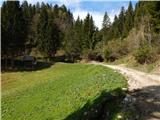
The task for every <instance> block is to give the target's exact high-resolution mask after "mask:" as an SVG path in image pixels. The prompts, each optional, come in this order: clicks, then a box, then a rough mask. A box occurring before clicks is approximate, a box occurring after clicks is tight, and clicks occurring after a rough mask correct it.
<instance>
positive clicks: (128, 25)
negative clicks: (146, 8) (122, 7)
mask: <svg viewBox="0 0 160 120" xmlns="http://www.w3.org/2000/svg"><path fill="white" fill-rule="evenodd" d="M133 25H134V11H133V7H132V2H131V1H130V2H129V6H128V9H127V11H126V19H125V32H124V33H125V35H124V36H127V35H128V33H129V31H130V30H131V29H132V28H133Z"/></svg>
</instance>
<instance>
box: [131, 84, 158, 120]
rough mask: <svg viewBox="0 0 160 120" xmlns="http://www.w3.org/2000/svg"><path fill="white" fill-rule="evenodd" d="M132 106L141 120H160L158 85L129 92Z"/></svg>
mask: <svg viewBox="0 0 160 120" xmlns="http://www.w3.org/2000/svg"><path fill="white" fill-rule="evenodd" d="M130 95H131V96H132V97H133V98H135V100H136V102H134V103H133V107H134V109H135V111H136V113H137V115H138V116H139V119H142V120H151V119H153V120H160V86H149V87H144V88H143V89H140V90H137V91H134V92H131V93H130Z"/></svg>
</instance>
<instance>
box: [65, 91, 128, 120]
mask: <svg viewBox="0 0 160 120" xmlns="http://www.w3.org/2000/svg"><path fill="white" fill-rule="evenodd" d="M124 97H125V93H124V92H123V91H122V90H121V88H117V89H115V90H113V91H109V92H106V91H102V93H101V95H100V96H99V97H97V98H96V99H95V100H93V101H92V102H91V101H87V103H86V104H85V105H84V106H83V107H82V108H80V109H79V110H77V111H75V112H73V113H72V114H70V115H69V116H68V117H66V118H65V119H64V120H105V119H106V118H107V120H111V119H112V118H113V117H114V116H115V115H116V114H117V113H118V112H119V111H120V109H121V103H122V100H123V98H124Z"/></svg>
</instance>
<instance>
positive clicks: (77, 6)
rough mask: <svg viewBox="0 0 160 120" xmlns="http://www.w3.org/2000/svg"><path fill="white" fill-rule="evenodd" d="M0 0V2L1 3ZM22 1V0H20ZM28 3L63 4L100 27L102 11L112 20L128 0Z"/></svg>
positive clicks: (57, 0)
mask: <svg viewBox="0 0 160 120" xmlns="http://www.w3.org/2000/svg"><path fill="white" fill-rule="evenodd" d="M2 1H4V0H1V3H0V4H2ZM20 1H23V0H20ZM27 1H28V2H29V3H32V4H34V3H36V2H37V1H39V2H42V1H43V2H45V3H50V4H53V5H54V4H58V5H59V6H60V5H62V4H65V5H66V6H67V8H68V9H70V10H71V12H72V13H73V16H74V18H75V19H76V18H77V17H78V16H80V18H81V19H84V18H85V16H86V15H87V13H90V14H91V15H92V16H93V20H94V22H95V25H96V26H97V27H98V28H101V25H102V20H103V16H104V12H105V11H107V13H108V15H109V17H110V19H111V21H113V19H114V16H115V15H118V14H119V12H120V9H121V7H122V6H124V7H125V9H127V7H128V3H129V0H124V1H118V0H27ZM136 3H137V0H134V1H132V4H133V7H134V6H135V4H136Z"/></svg>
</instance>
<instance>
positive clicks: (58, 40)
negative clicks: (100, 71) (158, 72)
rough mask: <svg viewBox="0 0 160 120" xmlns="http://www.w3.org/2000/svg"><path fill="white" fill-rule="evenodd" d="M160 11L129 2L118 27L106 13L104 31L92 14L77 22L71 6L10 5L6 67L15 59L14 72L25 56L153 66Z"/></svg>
mask: <svg viewBox="0 0 160 120" xmlns="http://www.w3.org/2000/svg"><path fill="white" fill-rule="evenodd" d="M159 6H160V2H159V1H156V2H152V1H149V2H145V1H138V2H137V3H136V6H135V8H133V6H132V2H129V5H128V8H127V9H125V8H124V7H123V6H122V8H121V11H120V13H119V15H115V17H114V21H113V22H112V23H111V21H110V18H109V16H108V13H107V11H106V12H105V13H104V19H103V23H102V29H98V28H97V27H96V26H95V24H94V21H93V17H92V15H91V14H89V13H88V14H87V16H86V18H85V19H84V20H82V19H80V17H78V18H77V19H76V20H75V19H74V18H73V14H72V13H71V11H70V10H69V9H67V8H66V6H65V5H62V6H58V5H57V4H55V5H52V4H48V3H43V2H42V3H39V2H37V3H36V4H29V3H28V2H27V1H24V2H23V3H21V4H20V2H19V1H5V2H3V4H2V7H1V33H2V34H1V35H2V40H1V44H2V47H1V48H2V49H1V56H2V59H3V60H4V61H5V62H4V65H6V67H7V60H8V59H11V61H12V62H11V63H12V64H11V66H12V67H14V60H16V59H17V58H18V57H20V56H24V55H32V56H35V57H36V58H38V59H45V60H47V61H54V60H55V58H56V57H57V56H61V57H62V58H63V60H64V61H70V62H77V61H80V60H82V59H85V60H98V61H110V62H113V61H115V60H117V59H120V58H123V57H125V56H127V55H132V56H133V57H134V59H135V60H136V61H137V62H138V63H140V64H144V63H147V64H149V63H153V62H155V61H156V60H158V58H159V55H160V47H159V46H160V8H159ZM63 60H62V61H63ZM2 65H3V64H2Z"/></svg>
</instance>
